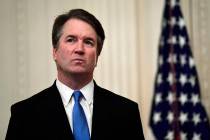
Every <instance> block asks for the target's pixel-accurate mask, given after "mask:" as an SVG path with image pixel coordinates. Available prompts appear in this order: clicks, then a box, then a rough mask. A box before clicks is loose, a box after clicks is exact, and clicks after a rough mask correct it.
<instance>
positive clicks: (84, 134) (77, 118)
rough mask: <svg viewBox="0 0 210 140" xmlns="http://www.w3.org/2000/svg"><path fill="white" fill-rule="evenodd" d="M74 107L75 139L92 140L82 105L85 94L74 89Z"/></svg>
mask: <svg viewBox="0 0 210 140" xmlns="http://www.w3.org/2000/svg"><path fill="white" fill-rule="evenodd" d="M73 96H74V102H75V103H74V107H73V135H74V139H75V140H90V134H89V129H88V124H87V120H86V117H85V113H84V110H83V109H82V106H81V105H80V98H81V97H82V96H83V95H82V93H81V92H80V91H74V93H73Z"/></svg>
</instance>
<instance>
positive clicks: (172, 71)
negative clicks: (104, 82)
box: [150, 0, 210, 140]
mask: <svg viewBox="0 0 210 140" xmlns="http://www.w3.org/2000/svg"><path fill="white" fill-rule="evenodd" d="M150 126H151V128H152V131H153V134H154V136H155V137H156V140H210V125H209V120H208V116H207V113H206V111H205V109H204V106H203V105H202V103H201V94H200V87H199V79H198V75H197V71H196V67H195V61H194V58H193V55H192V52H191V49H190V41H189V36H188V33H187V28H186V25H185V22H184V18H183V14H182V12H181V8H180V1H179V0H166V1H165V7H164V13H163V19H162V33H161V37H160V42H159V54H158V69H157V75H156V79H155V87H154V96H153V103H152V108H151V114H150Z"/></svg>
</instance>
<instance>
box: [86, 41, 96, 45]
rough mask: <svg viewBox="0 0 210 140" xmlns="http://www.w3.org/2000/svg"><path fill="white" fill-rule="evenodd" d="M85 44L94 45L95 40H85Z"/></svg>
mask: <svg viewBox="0 0 210 140" xmlns="http://www.w3.org/2000/svg"><path fill="white" fill-rule="evenodd" d="M85 44H86V45H89V46H94V42H93V41H92V40H85Z"/></svg>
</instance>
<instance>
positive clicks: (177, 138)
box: [166, 0, 181, 140]
mask: <svg viewBox="0 0 210 140" xmlns="http://www.w3.org/2000/svg"><path fill="white" fill-rule="evenodd" d="M175 1H176V2H177V3H176V4H179V0H175ZM167 2H168V3H167ZM166 4H168V5H169V9H168V13H169V18H168V20H169V21H167V22H171V21H172V15H173V14H172V10H173V7H172V0H166ZM172 26H173V25H171V24H170V25H169V41H170V51H169V52H170V53H169V55H171V56H172V58H173V54H174V44H173V41H172V40H173V39H172V38H173V27H172ZM169 57H170V56H169ZM172 60H173V59H172ZM174 65H175V64H174V62H173V61H171V62H170V69H171V72H172V74H173V78H172V79H173V82H172V83H173V84H172V86H171V91H172V94H173V98H174V99H175V101H174V102H173V103H172V106H171V107H172V108H171V109H172V112H173V113H174V116H175V120H174V122H173V130H174V134H175V140H181V139H180V133H179V130H180V129H179V120H178V118H179V111H178V102H177V96H176V94H177V88H176V70H175V66H174Z"/></svg>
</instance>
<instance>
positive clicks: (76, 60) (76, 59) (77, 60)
mask: <svg viewBox="0 0 210 140" xmlns="http://www.w3.org/2000/svg"><path fill="white" fill-rule="evenodd" d="M72 61H73V62H77V63H83V62H85V60H84V59H81V58H75V59H72Z"/></svg>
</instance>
